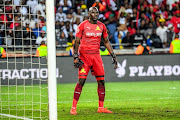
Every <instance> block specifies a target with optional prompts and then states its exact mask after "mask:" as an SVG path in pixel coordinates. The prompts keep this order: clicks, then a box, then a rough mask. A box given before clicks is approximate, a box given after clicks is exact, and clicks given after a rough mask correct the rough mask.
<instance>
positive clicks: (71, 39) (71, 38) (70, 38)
mask: <svg viewBox="0 0 180 120" xmlns="http://www.w3.org/2000/svg"><path fill="white" fill-rule="evenodd" d="M74 40H75V37H74V35H73V32H70V33H69V35H68V39H67V42H70V43H73V41H74Z"/></svg>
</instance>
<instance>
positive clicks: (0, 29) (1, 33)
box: [0, 18, 5, 45]
mask: <svg viewBox="0 0 180 120" xmlns="http://www.w3.org/2000/svg"><path fill="white" fill-rule="evenodd" d="M0 21H1V18H0ZM4 37H5V24H4V23H3V22H0V45H2V44H3V41H4V39H3V38H4Z"/></svg>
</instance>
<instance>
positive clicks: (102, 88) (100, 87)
mask: <svg viewBox="0 0 180 120" xmlns="http://www.w3.org/2000/svg"><path fill="white" fill-rule="evenodd" d="M98 96H99V107H104V97H105V86H104V85H99V84H98Z"/></svg>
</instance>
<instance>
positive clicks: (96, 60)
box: [78, 54, 105, 81]
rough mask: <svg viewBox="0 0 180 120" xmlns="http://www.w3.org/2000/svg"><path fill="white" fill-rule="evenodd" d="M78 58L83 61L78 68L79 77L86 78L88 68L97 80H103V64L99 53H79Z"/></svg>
mask: <svg viewBox="0 0 180 120" xmlns="http://www.w3.org/2000/svg"><path fill="white" fill-rule="evenodd" d="M79 58H80V59H81V60H82V61H83V62H84V64H83V66H82V68H79V71H78V75H79V78H84V79H86V78H87V75H88V73H89V70H91V73H92V75H94V76H95V77H96V79H97V81H99V80H104V75H105V72H104V66H103V61H102V58H101V55H100V54H80V56H79Z"/></svg>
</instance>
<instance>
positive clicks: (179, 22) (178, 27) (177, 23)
mask: <svg viewBox="0 0 180 120" xmlns="http://www.w3.org/2000/svg"><path fill="white" fill-rule="evenodd" d="M171 23H172V24H173V26H174V32H175V33H179V32H180V10H177V11H176V13H175V16H173V17H172V18H171Z"/></svg>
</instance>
